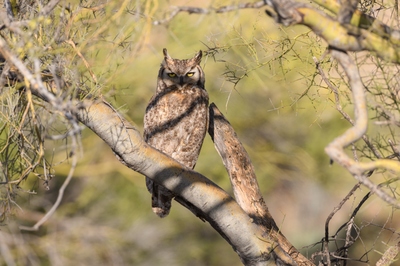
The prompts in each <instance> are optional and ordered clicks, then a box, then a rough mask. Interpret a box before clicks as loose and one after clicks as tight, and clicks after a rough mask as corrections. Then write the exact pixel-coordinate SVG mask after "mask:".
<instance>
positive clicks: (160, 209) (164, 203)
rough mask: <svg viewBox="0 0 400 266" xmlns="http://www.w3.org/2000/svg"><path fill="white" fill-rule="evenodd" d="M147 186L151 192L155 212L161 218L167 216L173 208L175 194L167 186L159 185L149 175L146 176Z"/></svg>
mask: <svg viewBox="0 0 400 266" xmlns="http://www.w3.org/2000/svg"><path fill="white" fill-rule="evenodd" d="M146 186H147V189H148V190H149V192H150V193H151V207H152V210H153V212H154V213H155V214H157V215H158V217H160V218H164V217H166V216H167V215H168V214H169V211H170V209H171V202H172V199H173V198H174V196H173V195H172V193H171V192H170V191H168V190H167V189H166V188H164V187H163V186H160V185H157V184H156V183H154V182H153V180H151V179H150V178H148V177H146Z"/></svg>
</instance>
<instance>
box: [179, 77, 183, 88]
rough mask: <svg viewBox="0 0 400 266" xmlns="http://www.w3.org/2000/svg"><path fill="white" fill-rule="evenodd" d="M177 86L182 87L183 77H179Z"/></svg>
mask: <svg viewBox="0 0 400 266" xmlns="http://www.w3.org/2000/svg"><path fill="white" fill-rule="evenodd" d="M179 85H181V86H182V85H183V77H182V76H181V77H179Z"/></svg>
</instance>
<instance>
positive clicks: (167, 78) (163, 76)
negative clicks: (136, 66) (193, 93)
mask: <svg viewBox="0 0 400 266" xmlns="http://www.w3.org/2000/svg"><path fill="white" fill-rule="evenodd" d="M163 52H164V61H163V62H162V63H161V69H160V72H159V81H161V82H162V83H163V84H162V87H164V88H169V87H171V86H176V88H177V89H184V88H192V87H193V86H198V87H201V88H204V82H205V79H204V72H203V70H202V69H201V67H200V61H201V57H202V52H201V51H199V52H198V53H197V54H196V55H195V56H194V57H193V58H191V59H183V60H180V59H173V58H172V57H170V56H169V55H168V52H167V49H164V50H163ZM160 85H161V84H160Z"/></svg>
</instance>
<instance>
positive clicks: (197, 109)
mask: <svg viewBox="0 0 400 266" xmlns="http://www.w3.org/2000/svg"><path fill="white" fill-rule="evenodd" d="M163 53H164V60H163V61H162V63H161V68H160V70H159V72H158V79H157V89H156V93H155V95H154V96H153V97H152V98H151V100H150V103H149V105H148V106H147V108H146V114H145V116H144V139H145V141H146V142H147V143H148V144H150V145H151V146H153V147H154V148H156V149H158V150H160V151H162V152H164V153H165V154H167V155H169V156H171V157H172V158H174V159H175V160H177V161H178V162H180V163H181V164H183V165H185V166H187V167H189V168H192V169H193V168H194V166H195V164H196V161H197V158H198V156H199V153H200V149H201V146H202V144H203V140H204V137H205V135H206V133H207V128H208V94H207V92H206V90H205V88H204V82H205V77H204V72H203V70H202V68H201V66H200V61H201V57H202V52H201V51H199V52H198V53H197V54H196V55H195V56H194V57H193V58H191V59H184V60H179V59H174V58H172V57H170V56H169V54H168V52H167V49H165V48H164V50H163ZM146 186H147V189H148V190H149V192H150V193H151V194H152V209H153V212H154V213H156V214H157V215H158V216H160V217H165V216H167V215H168V213H169V210H170V208H171V200H172V198H173V197H174V195H173V194H172V193H171V192H170V191H168V190H167V189H165V188H164V187H162V186H160V185H158V184H156V183H154V182H153V181H152V180H151V179H150V178H147V177H146Z"/></svg>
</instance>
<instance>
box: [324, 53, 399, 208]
mask: <svg viewBox="0 0 400 266" xmlns="http://www.w3.org/2000/svg"><path fill="white" fill-rule="evenodd" d="M332 56H333V57H334V58H335V59H336V60H338V62H339V63H340V65H341V66H342V68H343V69H344V71H345V72H346V75H347V77H348V78H349V83H350V88H351V92H352V95H353V101H354V108H355V110H354V113H355V122H354V125H353V127H351V128H349V129H348V130H347V131H346V132H345V133H343V134H342V135H341V136H339V137H337V138H336V139H334V140H333V141H332V142H331V143H330V144H329V145H328V146H327V147H326V148H325V152H326V153H327V154H328V155H329V157H330V158H331V159H332V160H334V161H335V162H337V163H339V164H340V165H341V166H343V167H344V168H346V169H347V170H348V171H349V172H350V173H351V174H352V175H353V176H354V177H355V178H356V179H357V180H358V181H360V182H361V183H362V184H363V185H365V186H366V187H368V188H369V189H370V190H371V191H372V192H373V193H376V194H377V195H378V196H379V197H380V198H381V199H383V200H384V201H386V202H387V203H389V204H391V205H393V206H394V207H396V208H400V203H399V202H398V201H397V200H396V199H395V198H393V197H391V196H389V195H388V194H387V193H386V192H384V191H383V190H382V189H381V188H379V187H378V186H377V185H375V184H374V183H373V182H372V181H371V180H369V179H368V178H367V177H366V176H365V175H364V173H365V172H367V171H372V170H375V169H377V168H385V169H390V170H393V171H396V172H400V163H399V162H397V161H393V160H388V159H378V160H376V161H373V162H356V161H354V160H353V159H351V158H350V157H349V156H348V155H347V154H346V153H345V152H344V148H345V147H347V146H348V145H350V144H351V143H353V142H355V141H357V140H359V139H360V138H362V136H363V135H364V134H365V132H366V131H367V125H368V114H367V103H366V98H365V91H364V85H363V84H362V81H361V77H360V74H359V72H358V69H357V66H356V65H355V63H354V62H353V61H352V60H351V58H350V56H349V55H348V54H347V53H344V52H341V51H337V50H333V51H332Z"/></svg>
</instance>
